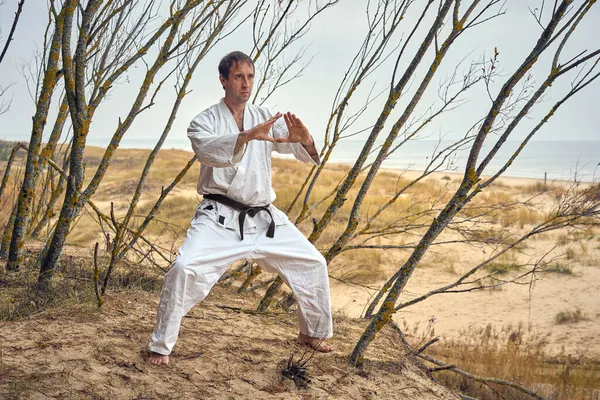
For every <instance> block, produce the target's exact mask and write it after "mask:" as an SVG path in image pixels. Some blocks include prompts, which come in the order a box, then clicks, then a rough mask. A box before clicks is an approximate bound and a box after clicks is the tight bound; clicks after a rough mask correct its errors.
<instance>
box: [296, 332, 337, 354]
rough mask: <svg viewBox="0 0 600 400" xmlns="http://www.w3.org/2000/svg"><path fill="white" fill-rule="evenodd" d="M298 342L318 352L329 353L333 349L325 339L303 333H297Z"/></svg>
mask: <svg viewBox="0 0 600 400" xmlns="http://www.w3.org/2000/svg"><path fill="white" fill-rule="evenodd" d="M298 343H300V344H303V345H306V346H308V347H310V348H311V349H313V350H314V351H318V352H320V353H329V352H330V351H333V347H331V346H330V345H328V344H327V343H325V339H320V338H316V337H311V336H308V335H305V334H303V333H299V334H298Z"/></svg>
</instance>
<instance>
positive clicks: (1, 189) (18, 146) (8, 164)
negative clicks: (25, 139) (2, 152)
mask: <svg viewBox="0 0 600 400" xmlns="http://www.w3.org/2000/svg"><path fill="white" fill-rule="evenodd" d="M22 148H23V145H22V144H21V143H18V144H16V145H14V146H13V148H12V150H11V151H10V156H8V160H7V162H6V169H5V170H4V176H3V177H2V184H1V185H0V204H2V203H1V202H2V196H3V195H4V190H5V189H6V184H7V183H8V178H9V177H10V170H11V168H12V164H13V162H14V161H15V157H16V156H17V152H18V151H19V149H22Z"/></svg>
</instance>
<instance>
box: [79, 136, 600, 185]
mask: <svg viewBox="0 0 600 400" xmlns="http://www.w3.org/2000/svg"><path fill="white" fill-rule="evenodd" d="M453 143H454V141H449V140H431V139H423V140H411V141H408V142H406V143H404V144H403V145H402V146H400V147H399V148H398V149H397V150H396V151H394V152H393V153H392V154H390V155H389V156H388V158H387V159H386V161H385V162H384V163H383V166H382V167H383V168H389V169H399V170H404V169H408V170H418V171H422V170H423V169H424V168H426V166H427V165H428V164H429V163H430V162H431V157H432V155H434V154H436V153H437V152H439V150H440V149H443V148H446V147H448V146H450V145H452V144H453ZM88 144H91V145H99V146H106V143H93V141H88ZM363 144H364V141H363V140H356V139H344V140H341V141H340V142H339V143H338V144H337V145H336V147H335V148H334V150H333V152H332V154H331V158H330V162H334V163H346V164H352V163H354V162H355V161H356V158H357V156H358V155H359V153H360V151H361V149H362V147H363ZM519 144H520V142H517V141H507V142H506V143H505V144H504V145H503V147H502V148H501V149H500V151H499V152H498V153H497V154H496V156H495V157H494V158H493V160H492V161H491V162H490V163H489V164H488V166H487V167H486V169H485V170H484V175H493V174H494V173H496V172H497V171H498V170H499V169H500V168H502V167H503V166H504V165H505V164H506V163H507V161H508V160H509V159H510V157H511V155H512V154H513V153H514V151H515V150H516V149H517V148H518V147H519ZM153 146H154V143H153V142H152V141H149V140H144V139H136V138H127V137H125V138H123V140H122V142H121V147H127V148H152V147H153ZM163 148H165V149H168V148H176V149H184V150H189V151H191V146H190V144H189V141H188V139H187V137H185V136H184V137H181V138H173V137H170V138H168V139H167V141H166V142H165V144H164V145H163ZM436 149H437V150H436ZM378 151H379V147H378V145H377V144H376V146H375V150H374V151H373V152H372V154H371V156H370V157H369V158H368V160H374V159H375V156H376V154H377V152H378ZM488 151H489V148H488V147H485V146H484V147H483V149H482V151H481V155H480V157H479V161H481V160H482V159H483V158H484V157H485V155H486V154H487V153H488ZM468 154H469V149H468V146H464V148H463V149H459V150H456V151H455V152H453V154H452V156H451V157H448V158H447V160H446V162H444V163H442V164H441V165H439V167H438V168H437V170H439V171H443V172H458V173H463V172H464V167H465V164H466V160H467V157H468ZM503 176H510V177H522V178H535V179H544V178H546V179H548V180H550V181H552V180H568V181H573V180H576V181H580V182H596V181H598V180H599V178H600V141H582V140H578V141H569V140H562V141H550V140H547V141H544V140H537V141H535V140H534V141H531V142H530V143H528V144H527V146H525V148H524V149H523V150H522V152H521V153H520V154H519V156H518V157H517V158H516V159H515V160H514V162H513V163H511V165H510V166H509V167H508V168H507V169H506V171H505V172H504V173H503Z"/></svg>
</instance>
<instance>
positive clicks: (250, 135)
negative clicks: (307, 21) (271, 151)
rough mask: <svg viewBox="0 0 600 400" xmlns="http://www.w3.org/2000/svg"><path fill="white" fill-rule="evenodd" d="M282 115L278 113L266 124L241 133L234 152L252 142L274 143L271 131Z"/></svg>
mask: <svg viewBox="0 0 600 400" xmlns="http://www.w3.org/2000/svg"><path fill="white" fill-rule="evenodd" d="M281 115H282V114H281V113H277V114H275V115H274V116H273V117H271V118H270V119H268V120H266V121H265V122H263V123H260V124H258V125H256V126H255V127H253V128H250V129H248V130H245V131H243V132H240V134H239V136H238V140H237V142H236V143H235V150H234V152H237V151H238V150H239V149H240V148H241V147H242V146H243V145H245V144H246V143H248V142H249V141H251V140H263V141H267V142H271V143H274V142H275V139H273V137H272V136H270V135H269V131H270V130H271V128H272V127H273V124H275V121H277V120H278V119H279V118H281Z"/></svg>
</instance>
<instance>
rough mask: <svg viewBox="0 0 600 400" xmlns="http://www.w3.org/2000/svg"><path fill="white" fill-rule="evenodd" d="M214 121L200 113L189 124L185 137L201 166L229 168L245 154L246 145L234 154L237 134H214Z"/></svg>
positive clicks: (208, 115) (209, 116)
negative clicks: (190, 143) (188, 140)
mask: <svg viewBox="0 0 600 400" xmlns="http://www.w3.org/2000/svg"><path fill="white" fill-rule="evenodd" d="M214 119H215V118H214V116H212V115H210V113H207V112H202V113H200V114H199V115H198V116H196V118H194V119H193V120H192V122H191V123H190V126H189V127H188V129H187V136H188V138H189V139H190V141H191V142H192V148H193V149H194V153H196V156H197V157H198V161H200V163H201V164H203V165H206V166H208V167H216V168H223V167H231V166H233V165H235V164H237V163H238V162H240V160H241V159H242V157H243V156H244V154H245V153H246V144H244V145H243V146H242V147H240V149H238V151H237V152H236V153H234V150H235V144H236V142H237V139H238V136H239V132H236V133H221V134H218V133H217V132H215V123H214Z"/></svg>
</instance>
